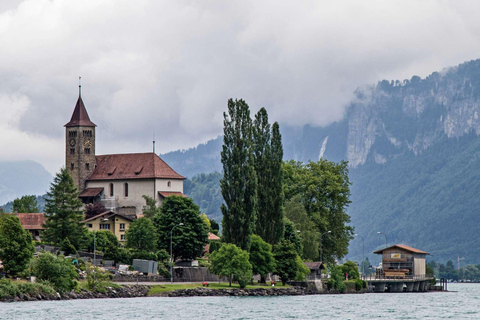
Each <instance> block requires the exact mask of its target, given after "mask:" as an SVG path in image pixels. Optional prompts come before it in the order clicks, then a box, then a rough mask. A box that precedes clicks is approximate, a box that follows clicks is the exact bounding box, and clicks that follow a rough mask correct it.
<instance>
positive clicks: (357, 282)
mask: <svg viewBox="0 0 480 320" xmlns="http://www.w3.org/2000/svg"><path fill="white" fill-rule="evenodd" d="M366 288H367V282H366V281H363V280H361V279H355V290H357V291H361V290H362V289H366Z"/></svg>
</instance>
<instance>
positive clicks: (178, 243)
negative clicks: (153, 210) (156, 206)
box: [153, 196, 208, 260]
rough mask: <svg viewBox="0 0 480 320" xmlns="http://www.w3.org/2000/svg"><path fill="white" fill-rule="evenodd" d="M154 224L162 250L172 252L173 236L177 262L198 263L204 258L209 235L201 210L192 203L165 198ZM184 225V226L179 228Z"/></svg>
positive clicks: (158, 243)
mask: <svg viewBox="0 0 480 320" xmlns="http://www.w3.org/2000/svg"><path fill="white" fill-rule="evenodd" d="M153 223H154V224H155V228H156V229H157V234H158V237H157V245H158V248H159V249H165V250H167V251H168V252H170V236H172V253H173V257H172V258H173V259H174V260H175V259H176V258H177V257H182V258H183V259H195V258H197V257H200V256H201V255H202V254H203V250H204V248H205V245H206V243H207V240H208V231H207V227H206V225H205V223H204V222H203V220H202V218H201V216H200V211H199V209H198V206H197V205H196V204H195V203H193V200H192V199H190V198H185V197H181V196H169V197H167V198H165V200H164V201H163V204H162V207H161V212H160V214H157V215H156V216H155V217H153ZM181 223H183V225H181V226H178V225H180V224H181ZM175 226H178V227H175ZM174 227H175V229H174V230H173V232H172V229H173V228H174Z"/></svg>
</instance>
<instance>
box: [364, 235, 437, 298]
mask: <svg viewBox="0 0 480 320" xmlns="http://www.w3.org/2000/svg"><path fill="white" fill-rule="evenodd" d="M374 253H375V254H381V255H382V268H381V269H378V270H377V272H376V274H375V276H374V277H370V278H368V279H366V280H367V282H368V284H369V285H371V286H373V287H374V290H375V291H376V292H383V291H385V290H386V291H390V292H402V291H408V292H412V291H415V292H418V291H427V290H428V283H429V281H430V280H431V279H432V278H431V276H430V275H427V273H426V266H427V264H426V256H427V255H428V254H429V253H428V252H425V251H422V250H419V249H415V248H412V247H409V246H406V245H403V244H395V245H393V246H390V247H387V248H385V249H381V250H377V251H375V252H374Z"/></svg>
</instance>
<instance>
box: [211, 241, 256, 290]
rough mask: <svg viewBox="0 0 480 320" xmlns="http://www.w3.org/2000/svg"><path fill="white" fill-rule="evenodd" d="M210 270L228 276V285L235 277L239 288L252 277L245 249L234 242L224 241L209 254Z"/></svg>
mask: <svg viewBox="0 0 480 320" xmlns="http://www.w3.org/2000/svg"><path fill="white" fill-rule="evenodd" d="M210 261H211V265H210V271H211V272H212V273H213V274H216V275H219V276H225V277H228V278H229V283H230V286H231V285H232V280H233V278H235V279H236V280H237V281H238V284H239V285H240V288H245V287H246V286H247V284H248V283H249V282H250V281H251V279H252V275H253V274H252V265H251V264H250V262H249V254H248V252H247V251H245V250H242V249H240V248H239V247H237V246H236V245H234V244H231V243H225V244H223V245H222V247H221V248H220V249H219V250H218V251H215V252H214V253H212V255H211V256H210Z"/></svg>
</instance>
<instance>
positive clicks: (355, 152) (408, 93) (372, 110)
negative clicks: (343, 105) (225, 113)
mask: <svg viewBox="0 0 480 320" xmlns="http://www.w3.org/2000/svg"><path fill="white" fill-rule="evenodd" d="M479 113H480V60H474V61H470V62H466V63H463V64H461V65H459V66H456V67H451V68H447V69H445V70H443V71H441V72H433V73H432V74H431V75H430V76H428V77H426V78H425V79H421V78H420V77H418V76H413V77H412V78H411V79H408V80H383V81H380V82H378V84H377V85H366V86H362V87H359V88H358V89H357V90H356V92H355V99H354V100H353V101H351V102H350V104H349V106H348V108H347V112H346V115H345V117H344V119H343V120H342V121H340V122H337V123H334V124H331V125H329V126H327V127H313V126H309V125H306V126H304V127H288V126H283V125H281V127H280V128H281V131H282V138H283V145H284V150H285V153H284V159H285V160H289V159H294V160H298V161H303V162H305V161H309V160H313V161H316V160H318V159H319V158H320V157H324V158H327V159H329V160H332V161H340V160H342V159H344V160H348V161H349V164H350V180H351V182H352V187H351V191H352V196H351V200H352V204H351V205H350V207H349V209H348V213H349V214H350V216H351V217H352V222H351V223H352V225H353V226H354V227H355V231H356V233H358V234H360V235H361V236H363V237H364V238H365V253H366V256H368V257H369V258H370V260H374V261H375V260H376V258H375V257H374V255H372V254H371V252H372V251H374V250H375V249H377V248H380V247H382V246H384V245H385V240H387V241H388V243H389V244H394V243H403V244H408V245H410V246H413V247H418V248H419V249H422V250H425V251H428V252H430V253H431V254H432V255H433V257H432V258H431V259H434V260H437V261H446V260H456V259H457V257H465V258H466V259H465V261H464V262H465V263H479V262H480V259H479V258H478V257H479V255H480V248H478V246H476V244H477V243H478V241H479V240H480V234H479V233H478V232H476V231H478V229H479V228H480V214H479V213H478V208H479V205H480V197H478V194H479V193H480V138H479V134H480V118H479ZM221 145H222V139H221V137H219V138H217V139H215V140H211V141H209V142H207V143H206V144H204V145H200V146H198V147H197V148H195V149H189V150H185V151H177V152H172V153H169V154H165V155H163V156H162V157H163V158H164V159H165V160H166V161H167V163H169V164H171V165H172V166H173V167H175V168H179V171H180V172H181V173H182V174H184V175H187V176H193V175H195V174H198V173H209V172H214V171H220V170H221V164H220V150H221ZM180 168H181V169H180ZM182 171H183V172H182ZM207 214H212V213H209V212H207ZM215 215H216V216H218V213H216V214H215ZM378 231H381V232H382V233H384V234H386V235H387V239H385V237H384V236H383V235H381V234H377V232H378ZM362 245H363V244H362V240H361V239H354V240H352V242H351V245H350V253H349V258H352V259H357V260H359V259H361V258H362Z"/></svg>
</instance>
